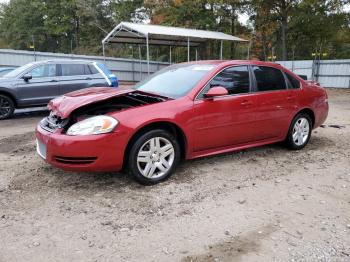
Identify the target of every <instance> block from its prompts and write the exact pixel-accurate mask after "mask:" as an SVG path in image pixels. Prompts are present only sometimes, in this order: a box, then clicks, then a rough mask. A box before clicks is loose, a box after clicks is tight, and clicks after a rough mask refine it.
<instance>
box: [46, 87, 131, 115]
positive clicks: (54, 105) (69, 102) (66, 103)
mask: <svg viewBox="0 0 350 262" xmlns="http://www.w3.org/2000/svg"><path fill="white" fill-rule="evenodd" d="M132 92H135V90H133V89H122V88H112V87H92V88H86V89H82V90H78V91H74V92H71V93H67V94H65V95H63V96H60V97H57V98H55V99H53V100H51V101H50V102H49V104H48V106H47V107H48V108H49V110H50V111H52V112H53V113H54V114H55V115H57V116H59V117H61V118H62V119H64V118H67V117H68V116H69V115H70V114H71V113H72V112H73V111H74V110H75V109H77V108H79V107H82V106H85V105H88V104H93V103H96V102H99V101H103V100H106V99H109V98H112V97H118V96H121V95H124V94H127V93H132Z"/></svg>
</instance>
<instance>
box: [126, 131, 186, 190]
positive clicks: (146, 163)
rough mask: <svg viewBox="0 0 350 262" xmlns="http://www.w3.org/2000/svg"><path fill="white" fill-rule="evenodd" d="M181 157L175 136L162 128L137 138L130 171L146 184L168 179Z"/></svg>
mask: <svg viewBox="0 0 350 262" xmlns="http://www.w3.org/2000/svg"><path fill="white" fill-rule="evenodd" d="M179 159H180V147H179V143H178V142H177V140H176V139H175V137H174V136H173V135H172V134H171V133H169V132H167V131H165V130H161V129H157V130H152V131H148V132H146V133H144V134H143V135H141V136H140V137H139V138H137V139H136V141H135V142H134V144H133V145H132V147H131V150H130V154H129V171H130V172H131V174H132V175H133V176H134V178H135V179H136V180H137V181H138V182H140V183H141V184H144V185H152V184H156V183H158V182H160V181H163V180H165V179H167V178H168V177H169V176H170V175H171V174H172V173H173V171H174V169H175V167H176V166H177V164H178V162H179Z"/></svg>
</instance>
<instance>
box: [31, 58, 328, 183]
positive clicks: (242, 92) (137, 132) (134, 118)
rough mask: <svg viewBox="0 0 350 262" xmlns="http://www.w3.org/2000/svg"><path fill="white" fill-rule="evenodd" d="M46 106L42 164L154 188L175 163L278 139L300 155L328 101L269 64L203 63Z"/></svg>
mask: <svg viewBox="0 0 350 262" xmlns="http://www.w3.org/2000/svg"><path fill="white" fill-rule="evenodd" d="M48 107H49V109H50V110H51V112H50V116H48V117H47V118H44V119H43V120H42V121H41V122H40V123H39V125H38V126H37V131H36V136H37V151H38V153H39V155H40V156H41V157H42V158H44V159H45V160H46V161H47V162H48V163H50V164H52V165H54V166H57V167H60V168H62V169H65V170H75V171H113V170H116V171H118V170H121V169H122V168H123V167H125V166H126V167H128V169H129V171H130V173H131V174H132V175H133V176H134V177H135V178H136V179H137V180H138V181H139V182H141V183H143V184H154V183H157V182H159V181H162V180H164V179H166V178H167V177H169V176H170V174H171V173H172V172H173V171H174V169H175V167H176V165H177V163H178V162H179V160H180V159H181V158H185V159H193V158H198V157H203V156H209V155H214V154H219V153H225V152H230V151H234V150H241V149H245V148H249V147H254V146H260V145H265V144H269V143H275V142H279V141H285V142H286V143H287V145H288V146H289V148H291V149H302V148H303V147H304V146H305V145H306V144H307V143H308V141H309V139H310V137H311V132H312V129H313V128H316V127H318V126H320V125H321V124H322V123H323V122H324V121H325V119H326V117H327V115H328V97H327V93H326V91H325V89H324V88H322V87H320V86H318V85H313V84H311V83H308V82H306V81H304V80H303V79H301V78H300V77H298V76H297V75H295V74H293V73H292V72H290V71H288V70H287V69H285V68H283V67H281V66H280V65H277V64H274V63H266V62H258V61H226V62H223V61H202V62H193V63H184V64H177V65H172V66H170V67H167V68H166V69H163V70H160V71H158V72H157V73H155V74H154V75H152V76H150V77H149V78H147V79H146V80H144V81H142V82H140V83H138V84H137V85H136V86H135V87H134V88H133V89H119V90H115V89H112V88H92V89H85V90H81V91H76V92H73V93H70V94H66V95H64V96H62V97H59V98H56V99H54V100H53V101H51V102H50V103H49V105H48ZM63 145H64V146H63Z"/></svg>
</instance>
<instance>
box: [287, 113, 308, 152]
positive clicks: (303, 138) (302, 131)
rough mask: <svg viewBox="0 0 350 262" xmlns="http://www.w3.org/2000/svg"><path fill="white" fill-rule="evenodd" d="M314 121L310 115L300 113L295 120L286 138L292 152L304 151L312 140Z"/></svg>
mask: <svg viewBox="0 0 350 262" xmlns="http://www.w3.org/2000/svg"><path fill="white" fill-rule="evenodd" d="M311 133H312V120H311V117H310V116H309V115H308V114H305V113H300V114H298V115H296V116H295V117H294V118H293V121H292V123H291V125H290V127H289V130H288V135H287V138H286V143H287V146H288V147H289V148H290V149H292V150H300V149H303V148H304V147H305V146H306V145H307V143H308V142H309V140H310V138H311Z"/></svg>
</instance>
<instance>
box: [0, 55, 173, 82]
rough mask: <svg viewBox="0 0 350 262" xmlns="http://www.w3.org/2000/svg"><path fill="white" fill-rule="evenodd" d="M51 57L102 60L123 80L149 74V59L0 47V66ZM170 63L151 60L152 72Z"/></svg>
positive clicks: (143, 76)
mask: <svg viewBox="0 0 350 262" xmlns="http://www.w3.org/2000/svg"><path fill="white" fill-rule="evenodd" d="M51 59H74V60H89V61H96V62H102V63H104V64H105V65H106V66H107V67H108V68H109V70H111V71H112V72H113V73H115V74H116V75H117V77H118V79H119V80H121V81H132V82H138V81H140V80H142V79H144V78H145V77H146V76H147V75H148V71H147V61H145V60H142V61H140V60H135V59H123V58H113V57H106V58H104V57H103V56H85V55H70V54H60V53H46V52H35V53H34V52H33V51H21V50H11V49H0V67H5V66H22V65H25V64H27V63H30V62H33V61H42V60H51ZM168 65H169V64H168V63H162V62H155V61H151V62H150V73H154V72H156V71H158V70H159V69H161V68H163V67H165V66H168Z"/></svg>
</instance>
